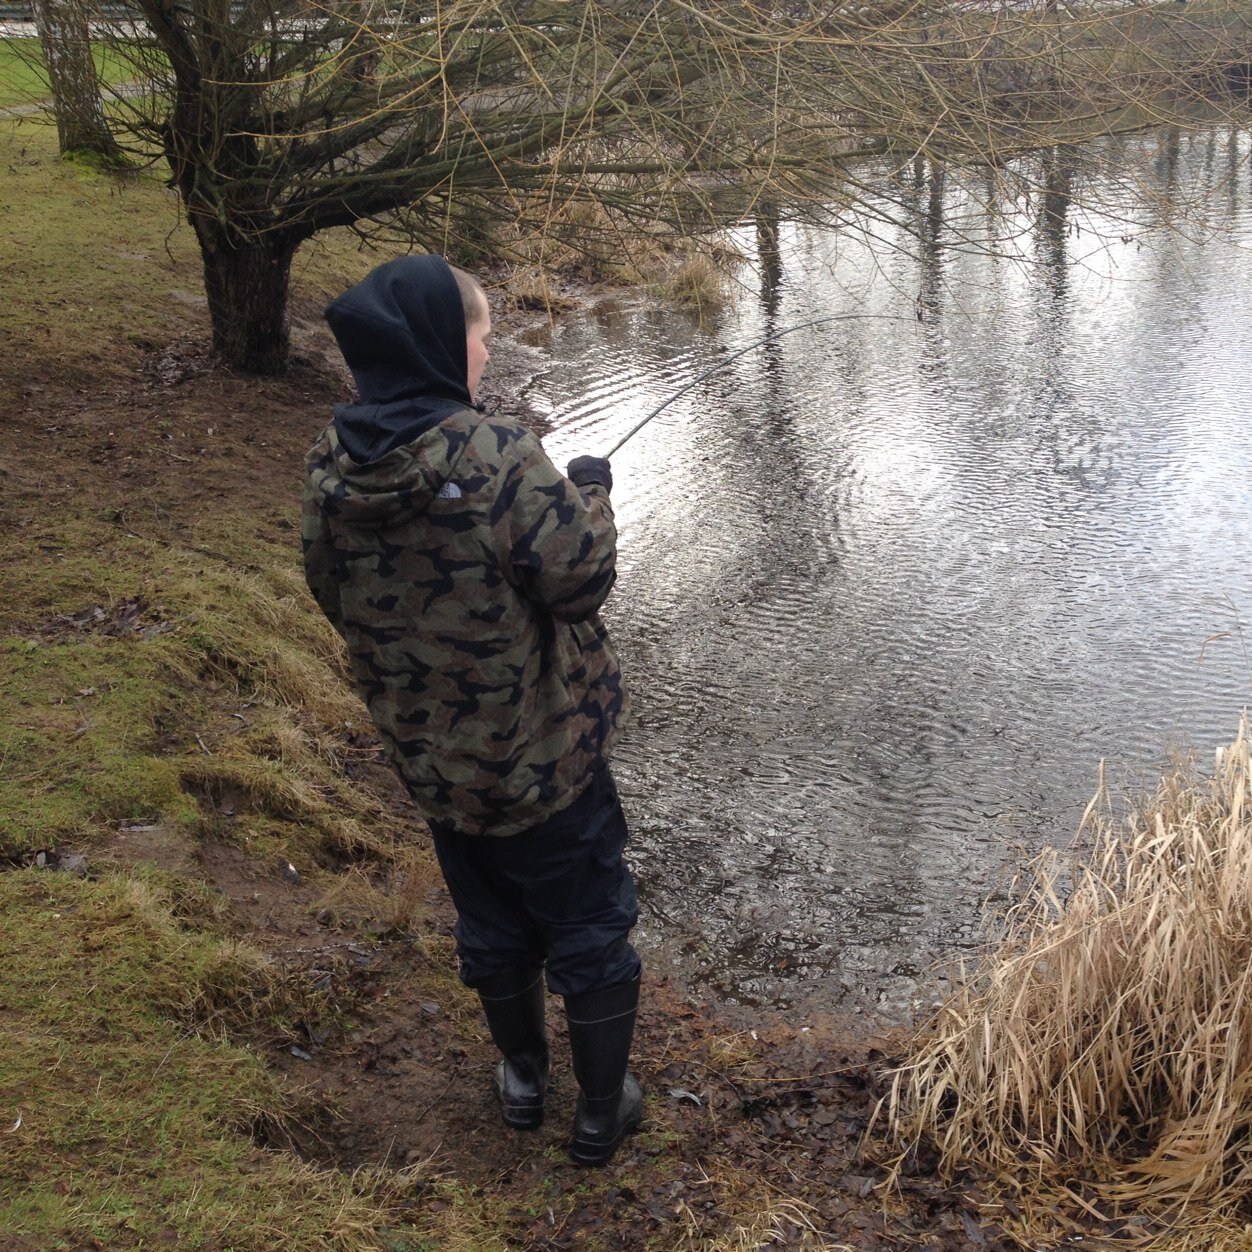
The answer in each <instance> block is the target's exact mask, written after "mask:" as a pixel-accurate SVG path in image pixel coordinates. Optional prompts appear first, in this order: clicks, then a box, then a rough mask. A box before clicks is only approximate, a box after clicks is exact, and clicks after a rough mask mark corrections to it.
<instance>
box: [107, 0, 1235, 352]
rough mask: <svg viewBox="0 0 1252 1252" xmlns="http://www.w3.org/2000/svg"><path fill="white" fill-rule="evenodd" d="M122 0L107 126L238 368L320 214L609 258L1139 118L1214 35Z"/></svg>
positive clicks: (489, 2)
mask: <svg viewBox="0 0 1252 1252" xmlns="http://www.w3.org/2000/svg"><path fill="white" fill-rule="evenodd" d="M134 2H135V4H136V5H137V8H138V11H139V12H140V13H141V15H142V19H143V22H144V24H145V25H146V28H147V29H148V30H150V32H151V36H152V38H151V41H150V43H148V44H146V45H142V46H141V45H140V44H138V43H135V44H134V45H133V49H132V51H133V52H134V54H135V55H141V56H143V57H145V58H146V61H145V63H144V64H143V66H142V67H141V70H142V76H143V78H144V80H145V81H146V82H147V83H148V84H149V90H148V91H147V92H146V93H144V94H142V95H138V96H135V97H133V98H131V99H129V100H128V101H127V107H128V109H129V112H128V114H127V116H126V118H125V124H126V126H127V127H128V129H129V132H130V134H131V136H132V138H133V139H134V140H135V141H137V143H138V146H139V148H140V149H142V148H143V147H144V146H145V145H146V146H147V149H148V151H149V152H151V150H152V149H153V148H154V147H155V148H157V149H158V150H159V151H160V152H162V153H163V154H164V157H165V159H166V160H167V161H168V164H169V168H170V171H171V175H172V178H171V181H172V183H173V185H174V186H175V187H177V189H178V191H179V194H180V196H181V199H182V203H183V205H184V207H185V211H186V213H187V217H188V220H189V221H190V224H191V226H192V227H193V229H194V230H195V233H196V237H197V239H198V241H199V244H200V248H201V252H202V254H203V258H204V269H205V284H206V289H207V293H208V298H209V309H210V315H211V320H212V326H213V341H214V345H215V347H216V348H217V349H218V351H219V352H220V353H221V354H222V355H223V356H224V357H225V359H226V360H227V361H229V362H231V363H232V364H234V365H236V366H238V367H241V368H243V369H246V370H250V371H255V372H274V371H278V370H281V369H282V368H284V366H285V363H286V359H287V346H288V343H287V328H286V317H287V294H288V277H289V274H290V269H291V262H292V258H293V256H294V255H295V252H296V250H297V249H298V248H299V246H300V244H301V243H302V242H303V241H305V240H306V239H308V238H309V237H310V236H312V235H313V234H315V233H316V232H318V231H321V230H325V229H327V228H329V227H333V226H352V227H354V228H356V229H358V230H361V231H365V230H370V231H380V230H381V231H389V230H390V231H394V232H397V233H399V234H401V235H403V237H405V238H408V239H412V240H416V241H417V242H419V243H421V244H424V245H426V246H439V247H443V248H444V249H446V250H457V249H464V248H467V247H472V246H473V245H474V244H475V243H476V242H477V243H478V244H480V245H482V246H484V247H488V248H490V249H491V250H493V251H497V252H498V251H499V250H500V249H501V247H505V246H507V244H508V241H509V240H510V239H513V240H520V239H523V238H525V237H527V236H532V237H536V238H540V239H542V240H543V241H544V244H545V246H551V247H557V246H561V247H565V248H573V249H577V250H582V251H584V252H587V253H598V254H599V255H600V256H601V258H602V259H603V257H605V256H606V255H607V256H609V257H612V256H614V255H620V254H625V253H627V252H628V251H629V249H630V248H631V246H632V245H633V243H634V242H635V241H637V240H639V239H640V238H644V239H649V240H652V241H655V240H656V238H657V237H658V234H660V233H662V232H664V231H667V230H668V231H672V232H677V233H681V234H684V235H691V234H694V233H698V232H701V231H707V230H709V229H710V228H715V227H717V226H720V225H723V224H725V223H726V222H727V221H728V220H735V219H736V218H739V217H742V216H743V215H745V214H750V213H751V212H752V211H753V206H754V205H755V204H756V203H758V202H768V203H770V204H773V205H783V206H795V205H797V204H800V203H811V204H822V203H827V202H830V201H831V200H832V199H835V200H838V199H840V198H841V197H844V198H846V197H852V198H856V197H858V196H863V195H864V193H865V183H864V182H863V179H864V178H865V176H866V175H865V173H864V170H863V168H862V166H863V159H864V158H865V157H866V156H874V155H884V154H885V155H886V156H888V157H890V158H891V159H892V160H895V161H896V162H897V163H899V161H900V159H901V158H903V159H904V160H905V161H911V160H912V159H913V157H914V156H915V155H919V154H920V155H923V156H925V157H927V158H929V159H933V160H942V159H960V160H983V161H993V162H1003V161H1004V160H1005V159H1007V158H1008V157H1011V156H1012V154H1013V153H1015V152H1023V151H1030V150H1032V149H1040V148H1045V147H1049V146H1051V145H1055V144H1056V143H1057V142H1062V141H1071V140H1076V139H1080V138H1082V137H1083V135H1084V134H1091V133H1099V130H1100V128H1101V127H1103V126H1106V125H1109V124H1110V123H1109V119H1110V118H1113V119H1115V120H1116V119H1118V118H1121V119H1122V121H1123V122H1125V124H1138V125H1142V124H1145V123H1146V122H1147V121H1151V120H1155V119H1160V118H1162V117H1164V116H1165V115H1166V114H1167V113H1168V112H1169V111H1170V109H1171V108H1172V107H1173V104H1174V103H1177V102H1179V101H1183V102H1184V103H1187V100H1185V99H1184V98H1186V97H1188V92H1191V91H1192V88H1191V86H1189V84H1190V83H1191V82H1192V79H1193V78H1194V77H1195V67H1196V64H1197V58H1198V59H1199V60H1200V61H1203V60H1205V59H1206V58H1207V59H1210V60H1211V59H1212V58H1213V57H1214V55H1219V54H1215V52H1214V49H1216V48H1219V47H1221V46H1225V45H1224V44H1222V43H1221V41H1220V40H1215V39H1214V37H1213V36H1214V31H1215V30H1216V29H1217V28H1216V26H1214V24H1213V22H1211V21H1210V22H1209V23H1208V24H1207V25H1201V26H1200V27H1199V28H1197V32H1196V33H1195V35H1194V37H1192V36H1191V35H1189V34H1187V32H1186V31H1185V30H1181V28H1177V27H1176V25H1175V26H1171V25H1170V24H1169V21H1168V18H1161V17H1158V16H1156V15H1149V16H1148V17H1146V18H1145V19H1144V23H1155V25H1153V26H1152V29H1150V30H1149V29H1147V28H1146V26H1145V27H1144V31H1143V32H1141V33H1142V41H1141V42H1142V46H1141V47H1140V46H1138V45H1136V44H1135V40H1136V39H1138V38H1139V37H1140V36H1139V35H1137V34H1135V31H1136V30H1137V28H1136V27H1135V25H1134V23H1135V22H1136V21H1137V20H1138V19H1137V18H1136V16H1135V13H1136V11H1135V10H1133V9H1128V10H1121V9H1118V10H1115V11H1113V10H1110V9H1109V8H1108V7H1107V6H1097V7H1095V8H1092V9H1090V10H1089V11H1088V12H1086V13H1082V14H1076V15H1074V16H1071V17H1067V18H1066V19H1065V21H1064V22H1062V21H1061V18H1060V16H1059V15H1058V14H1057V13H1056V12H1053V11H1050V10H1048V9H1046V8H1045V7H1042V4H1041V7H1039V8H1036V9H1028V8H1023V7H1018V6H1016V5H1015V6H1013V7H1011V8H1000V7H996V8H991V7H982V6H973V5H969V4H964V3H962V4H956V3H948V2H947V0H892V2H891V3H888V4H884V5H878V6H875V5H862V4H856V5H852V4H849V5H833V6H832V5H831V4H829V3H805V2H802V0H793V2H792V3H788V4H786V5H780V6H773V7H771V6H769V5H761V4H758V3H752V2H751V0H665V2H662V0H645V2H644V3H640V2H639V0H393V2H389V0H318V2H317V3H312V2H311V0H134ZM1222 2H1223V0H1215V3H1217V4H1221V3H1222ZM1044 3H1046V0H1044ZM1231 3H1234V0H1231ZM1144 23H1141V25H1143V24H1144ZM1158 28H1159V29H1158ZM1223 30H1224V28H1223ZM1178 31H1181V33H1178ZM1184 36H1185V37H1184ZM1223 38H1225V36H1224V35H1223ZM1192 94H1194V93H1193V92H1192ZM1133 109H1137V110H1138V111H1139V112H1138V115H1137V116H1136V117H1135V118H1134V119H1133V120H1131V121H1127V120H1126V119H1127V118H1129V116H1130V113H1131V111H1132V110H1133ZM858 162H861V163H862V164H861V165H858Z"/></svg>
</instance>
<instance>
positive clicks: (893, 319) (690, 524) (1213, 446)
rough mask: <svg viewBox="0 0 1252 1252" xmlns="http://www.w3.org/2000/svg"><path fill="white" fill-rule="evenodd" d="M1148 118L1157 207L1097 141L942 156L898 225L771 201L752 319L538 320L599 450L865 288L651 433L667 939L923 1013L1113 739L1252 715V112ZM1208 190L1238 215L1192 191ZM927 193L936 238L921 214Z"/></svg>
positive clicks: (650, 821) (639, 504)
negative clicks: (1043, 153) (1108, 162)
mask: <svg viewBox="0 0 1252 1252" xmlns="http://www.w3.org/2000/svg"><path fill="white" fill-rule="evenodd" d="M1138 143H1139V145H1140V146H1139V148H1138V150H1137V157H1138V158H1139V164H1140V165H1141V166H1143V167H1145V168H1147V169H1148V171H1149V173H1150V174H1153V171H1154V172H1155V173H1154V174H1153V176H1154V177H1155V178H1156V182H1155V184H1154V185H1153V187H1151V188H1150V190H1151V191H1152V193H1153V194H1152V195H1151V196H1149V197H1148V198H1147V200H1146V202H1143V201H1142V198H1141V203H1140V206H1139V208H1137V209H1135V210H1134V212H1135V213H1137V214H1138V217H1137V218H1136V219H1135V220H1134V221H1131V220H1129V219H1127V220H1123V218H1122V216H1121V214H1120V213H1115V212H1113V211H1112V209H1111V208H1109V207H1108V206H1107V205H1106V208H1105V209H1103V210H1100V211H1096V210H1093V209H1090V208H1086V209H1080V208H1079V207H1078V204H1077V200H1076V199H1075V198H1074V197H1073V196H1072V194H1071V193H1072V192H1073V190H1074V186H1075V184H1074V176H1072V174H1071V172H1070V170H1069V169H1068V168H1067V167H1065V166H1064V165H1063V164H1062V165H1057V166H1054V167H1052V168H1051V169H1050V172H1049V175H1048V184H1047V194H1045V195H1041V196H1038V197H1036V198H1035V199H1034V200H1032V201H1031V202H1030V203H1024V202H1021V201H1018V202H1017V203H1016V204H1015V205H1011V206H1009V207H1008V208H1006V207H1005V206H1004V205H1003V204H1001V205H999V206H997V207H996V209H995V210H994V211H992V210H991V209H989V208H988V206H987V203H986V197H985V196H984V195H983V194H982V191H981V190H980V189H979V188H978V187H975V186H973V185H970V184H961V183H960V182H958V181H957V180H955V179H953V178H951V177H949V178H948V179H946V180H945V179H943V178H942V177H939V176H937V175H935V174H933V173H932V172H931V171H928V170H917V171H914V170H912V169H910V170H907V171H904V172H903V174H902V175H901V177H900V179H899V180H898V181H897V183H896V184H895V185H894V187H893V189H892V191H891V192H890V194H889V195H887V194H884V198H883V200H882V202H881V203H880V204H879V205H878V208H879V209H880V210H881V212H880V214H879V220H878V221H877V222H876V223H874V224H873V225H872V231H871V233H872V234H873V235H875V236H876V238H874V239H870V238H867V237H866V235H865V234H864V233H860V234H858V232H856V231H854V230H851V229H844V230H837V231H832V230H824V229H817V228H815V227H811V226H799V225H794V224H792V225H788V224H787V223H783V224H782V225H781V226H780V227H777V228H775V226H774V225H773V224H771V223H764V224H761V225H759V226H758V227H757V228H754V229H746V230H744V231H743V232H742V234H741V235H740V236H739V237H738V240H739V243H740V244H741V246H743V247H744V249H745V251H747V252H748V253H749V254H750V255H751V256H752V258H753V261H754V262H755V264H754V265H753V266H752V267H750V268H748V269H746V270H745V271H744V272H743V274H741V278H742V280H743V287H742V289H741V290H740V292H739V296H738V299H737V301H736V302H735V305H734V307H733V308H732V309H731V310H730V311H729V312H727V313H725V314H723V315H722V316H721V317H720V318H719V319H718V320H717V322H716V324H715V325H712V326H707V325H706V326H705V327H703V328H700V327H698V326H696V325H694V324H693V322H692V319H691V318H689V317H687V316H685V315H680V314H676V313H674V312H672V311H666V310H665V309H662V308H658V307H656V306H655V305H651V304H649V303H646V302H634V303H623V304H620V305H614V304H604V305H602V306H601V307H600V308H599V309H598V310H597V311H596V312H595V313H594V314H593V315H588V316H579V317H571V318H567V319H565V320H564V321H562V322H561V323H560V324H559V325H558V326H557V327H556V328H555V329H553V330H551V331H550V332H544V333H543V334H542V335H539V336H538V337H537V338H536V340H535V345H536V347H537V349H538V352H537V364H536V372H535V375H534V378H533V381H532V383H531V386H530V394H529V399H530V401H531V403H532V405H534V406H535V407H536V408H537V409H538V410H540V411H541V412H545V413H546V414H547V415H548V418H549V420H550V421H551V422H552V424H553V432H552V434H551V435H549V436H548V437H547V439H546V443H547V446H548V448H549V451H550V452H551V454H552V456H553V459H554V460H556V461H557V463H558V464H564V462H565V459H566V458H567V457H568V456H570V455H574V454H577V453H581V452H596V453H603V452H604V451H605V450H607V448H608V447H610V446H611V445H612V444H613V443H614V442H615V441H616V440H617V439H618V438H620V437H621V435H623V434H624V433H625V432H626V431H627V430H628V429H629V428H630V426H631V425H632V424H633V423H635V422H637V421H638V420H639V419H640V417H642V416H643V414H644V413H646V412H647V411H648V410H649V409H650V408H652V407H654V406H655V405H657V404H659V403H660V402H661V401H662V400H664V399H665V398H667V397H668V396H670V395H671V394H672V393H673V392H674V391H675V390H676V389H678V388H679V387H680V386H682V385H684V384H685V383H686V382H688V381H689V380H690V379H691V378H692V377H693V376H694V375H695V374H697V373H698V372H700V371H701V370H703V369H708V368H709V367H710V366H712V365H714V364H716V363H717V362H718V361H719V360H722V359H724V358H725V356H726V355H727V354H729V353H732V352H735V351H737V350H739V349H740V348H743V347H745V346H747V345H749V344H751V343H752V342H753V341H754V340H758V339H760V338H761V337H762V336H765V335H769V334H771V333H776V332H778V331H784V330H788V329H789V328H790V327H793V326H795V325H797V324H800V323H803V322H806V321H808V320H809V319H813V318H817V317H824V316H830V315H834V314H844V313H847V314H855V315H856V317H855V318H852V319H849V320H846V321H838V322H829V323H826V324H823V325H815V326H811V327H808V328H806V329H802V330H797V331H794V332H792V333H788V334H785V335H783V336H782V337H780V338H778V339H777V340H776V341H775V342H772V343H769V344H766V345H764V346H762V347H760V348H759V349H754V350H753V351H750V352H748V353H746V354H745V355H743V356H741V357H739V358H738V359H737V360H735V361H733V362H730V363H728V364H727V366H726V368H725V369H722V370H720V371H718V372H716V373H714V374H712V375H711V376H710V377H709V378H708V379H707V380H705V381H704V382H702V383H701V384H700V385H698V386H697V387H695V388H693V389H692V390H691V391H689V392H687V393H686V394H685V395H683V396H682V397H680V398H679V399H677V400H676V401H675V402H674V403H673V404H672V405H670V406H669V407H667V408H666V409H665V410H664V411H663V412H662V413H661V415H660V416H658V417H657V418H656V419H655V420H654V421H653V422H651V423H650V424H649V425H648V426H646V427H645V428H644V429H643V430H642V431H641V432H640V433H639V434H638V435H636V436H635V437H634V438H633V439H632V440H631V441H630V442H628V443H627V445H626V446H625V448H623V449H622V451H621V452H620V453H618V454H617V455H616V456H615V457H614V459H613V468H614V475H615V478H616V486H615V489H614V503H615V505H616V509H617V516H618V522H619V528H620V571H621V572H620V577H619V582H618V585H617V588H616V590H615V592H614V595H613V597H612V599H611V601H610V606H609V611H608V613H607V617H608V620H609V623H610V627H611V629H612V630H613V632H614V634H615V636H616V639H617V641H618V644H619V647H620V650H621V653H622V656H623V660H624V664H625V666H626V668H627V672H628V679H629V682H630V687H631V691H632V697H633V701H634V710H635V715H634V719H633V723H632V726H631V728H630V731H629V733H628V735H627V736H626V738H625V740H624V742H623V743H622V745H621V748H620V751H619V753H618V756H617V771H618V774H619V778H620V781H621V784H622V790H623V793H624V795H625V797H626V801H627V805H628V810H629V813H630V816H631V819H632V824H633V827H634V831H635V837H634V844H633V849H632V857H633V861H634V864H635V866H636V868H637V871H638V876H639V880H640V887H641V896H642V901H643V914H644V915H643V918H642V921H641V926H640V931H639V936H640V939H641V941H642V943H643V946H644V947H645V948H646V949H647V951H648V954H649V960H650V961H651V962H652V963H653V965H654V966H657V965H660V966H664V965H670V966H672V967H674V968H675V969H677V970H678V971H679V972H680V973H681V974H682V975H683V977H684V978H685V979H686V980H687V981H688V982H689V983H692V984H694V985H696V986H698V987H702V988H704V989H705V990H706V991H707V992H708V993H710V994H715V995H717V996H719V997H721V998H724V999H729V1000H731V1001H739V1002H748V1003H751V1002H770V1003H775V1004H783V1005H792V1006H795V1007H797V1008H803V1007H805V1006H809V1007H813V1008H838V1009H840V1011H859V1012H866V1011H870V1012H873V1013H874V1014H875V1015H876V1016H877V1017H878V1018H880V1019H881V1018H883V1017H887V1018H892V1017H898V1018H903V1017H906V1016H907V1015H908V1014H909V1013H910V1012H911V1011H912V1008H913V1006H914V1005H915V1004H916V1003H917V1002H927V999H928V997H931V996H933V989H934V986H935V985H936V978H937V970H936V967H942V966H943V964H944V963H945V962H948V961H950V960H951V959H952V958H953V957H954V956H958V955H959V954H960V953H961V952H962V951H964V950H966V949H968V947H969V946H970V945H971V944H972V943H973V942H974V941H975V939H976V936H977V933H978V929H979V923H980V916H981V908H982V904H983V901H984V899H985V898H987V897H988V896H990V897H991V898H992V900H993V901H994V900H995V899H997V898H1000V897H1002V895H1003V892H1004V890H1005V883H1006V880H1007V876H1008V875H1009V874H1010V873H1011V871H1012V870H1013V869H1014V868H1015V867H1016V866H1017V865H1019V864H1020V862H1021V860H1022V859H1023V856H1024V855H1026V854H1029V853H1032V852H1034V851H1036V850H1038V849H1039V848H1040V847H1041V846H1043V845H1044V844H1049V843H1051V844H1067V843H1069V842H1070V841H1071V840H1072V838H1073V836H1074V833H1075V830H1076V827H1077V824H1078V822H1079V819H1080V817H1081V814H1082V812H1083V809H1084V807H1085V805H1086V804H1087V801H1088V800H1089V799H1090V797H1091V795H1092V793H1093V791H1094V789H1095V787H1096V784H1097V777H1098V770H1099V766H1100V763H1101V761H1105V762H1107V767H1108V777H1109V780H1110V783H1111V785H1112V787H1113V789H1114V790H1115V791H1132V790H1133V789H1134V788H1135V787H1137V786H1140V785H1142V784H1145V783H1146V782H1148V781H1150V780H1151V779H1152V778H1153V777H1154V776H1155V775H1156V774H1158V773H1159V770H1160V767H1161V766H1162V764H1163V763H1164V762H1165V761H1166V759H1167V757H1168V755H1169V752H1170V751H1171V749H1173V748H1176V747H1177V746H1179V745H1189V746H1192V747H1194V748H1195V749H1196V750H1197V753H1198V755H1199V756H1200V757H1201V759H1202V761H1204V762H1206V763H1207V762H1208V761H1210V760H1211V759H1212V756H1211V754H1212V750H1213V749H1214V747H1215V746H1216V745H1218V744H1220V743H1223V742H1227V741H1228V740H1229V739H1230V738H1232V737H1233V735H1234V733H1235V731H1236V730H1237V727H1238V723H1239V716H1240V711H1241V709H1242V708H1243V707H1244V706H1245V705H1246V704H1248V703H1249V701H1250V700H1252V664H1250V662H1249V658H1248V653H1247V651H1246V650H1245V649H1246V647H1247V645H1248V639H1247V638H1246V637H1245V635H1244V633H1243V630H1244V623H1246V622H1247V621H1248V618H1249V614H1252V561H1250V560H1249V557H1250V555H1252V439H1250V438H1249V435H1250V434H1252V418H1250V417H1249V400H1250V397H1252V386H1250V385H1249V378H1248V371H1249V366H1250V363H1252V302H1250V299H1249V292H1250V291H1252V181H1250V180H1249V174H1248V169H1247V166H1246V158H1247V155H1248V153H1247V145H1246V142H1245V140H1244V139H1242V138H1239V137H1228V136H1202V137H1198V138H1185V137H1182V138H1180V137H1179V136H1177V135H1165V136H1155V137H1150V138H1149V139H1147V140H1141V141H1138ZM1153 145H1159V149H1154V147H1153ZM1145 156H1146V158H1147V159H1146V160H1145V159H1144V158H1145ZM983 190H985V189H983ZM1140 190H1141V191H1142V190H1143V189H1142V188H1141V189H1140ZM1106 191H1107V195H1106V197H1105V199H1106V201H1109V202H1110V203H1112V202H1116V200H1117V197H1118V195H1119V193H1117V192H1116V190H1115V189H1113V188H1111V186H1110V187H1109V188H1107V189H1106ZM1199 191H1205V192H1206V193H1208V196H1209V199H1208V201H1207V208H1208V211H1209V213H1210V214H1216V215H1217V221H1218V226H1217V227H1215V228H1213V229H1206V230H1190V231H1183V232H1170V231H1165V230H1162V229H1159V227H1158V223H1159V221H1160V220H1162V219H1164V218H1167V217H1170V216H1172V215H1173V214H1174V212H1175V210H1176V209H1177V207H1178V205H1179V204H1180V203H1181V201H1182V200H1183V199H1184V198H1186V199H1188V200H1194V198H1195V197H1196V195H1197V194H1198V193H1199ZM1145 203H1146V207H1145ZM1125 213H1126V214H1130V213H1131V209H1130V207H1129V201H1127V202H1126V207H1125ZM910 214H912V215H913V217H914V223H915V225H916V226H917V233H918V234H919V235H920V240H919V239H918V238H916V237H913V236H910V235H909V234H908V233H907V232H906V231H905V230H904V229H903V228H902V227H894V226H892V225H891V223H890V220H889V219H890V218H891V217H892V216H893V215H894V216H896V217H897V218H899V217H907V216H908V215H910ZM1154 219H1155V220H1154ZM958 237H961V238H964V239H966V240H967V241H968V240H969V239H973V238H978V239H980V240H981V246H980V247H977V248H972V249H971V248H968V247H966V248H964V249H961V248H957V247H954V246H953V245H954V244H956V243H957V242H958Z"/></svg>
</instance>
